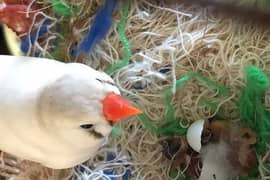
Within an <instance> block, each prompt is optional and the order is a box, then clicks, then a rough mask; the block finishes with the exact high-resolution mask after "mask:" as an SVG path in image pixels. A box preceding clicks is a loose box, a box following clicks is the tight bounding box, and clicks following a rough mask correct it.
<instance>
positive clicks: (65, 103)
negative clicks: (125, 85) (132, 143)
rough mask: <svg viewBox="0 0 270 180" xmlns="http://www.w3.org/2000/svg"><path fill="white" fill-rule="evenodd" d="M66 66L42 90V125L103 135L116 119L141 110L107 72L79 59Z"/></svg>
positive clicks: (108, 130)
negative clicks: (56, 77) (63, 70)
mask: <svg viewBox="0 0 270 180" xmlns="http://www.w3.org/2000/svg"><path fill="white" fill-rule="evenodd" d="M67 69H68V70H67V73H66V74H65V75H63V76H62V77H60V78H58V79H57V80H56V81H54V82H52V83H50V84H49V85H48V86H47V87H45V88H44V89H43V90H42V92H41V95H40V102H39V104H40V106H39V112H40V117H41V118H42V120H41V122H42V123H43V124H44V125H43V127H47V129H49V130H52V131H54V132H57V133H61V132H60V130H61V129H62V130H63V132H62V134H64V136H69V133H71V131H76V132H77V133H78V134H79V133H84V134H85V132H87V133H88V134H87V135H88V136H89V134H90V136H91V137H98V138H101V137H105V136H107V135H108V134H109V133H110V132H111V129H112V126H113V124H115V123H116V122H118V121H120V120H122V119H124V118H127V117H129V116H132V115H136V114H139V113H141V111H140V110H139V109H137V108H135V107H134V106H132V105H131V104H130V103H129V102H128V101H127V100H125V99H124V98H123V97H122V96H121V95H120V92H119V89H118V88H117V87H116V85H115V83H114V81H113V80H112V78H111V77H110V76H108V75H107V74H105V73H103V72H99V71H96V70H94V69H92V68H90V67H88V66H86V65H83V64H79V63H70V64H68V68H67ZM55 128H57V131H56V130H55ZM78 134H77V137H80V136H79V135H78Z"/></svg>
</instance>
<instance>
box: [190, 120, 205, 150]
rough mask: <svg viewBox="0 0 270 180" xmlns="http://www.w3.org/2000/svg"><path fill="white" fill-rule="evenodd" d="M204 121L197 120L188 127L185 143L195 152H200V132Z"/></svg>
mask: <svg viewBox="0 0 270 180" xmlns="http://www.w3.org/2000/svg"><path fill="white" fill-rule="evenodd" d="M204 122H205V121H204V120H198V121H195V122H194V123H192V124H191V125H190V127H189V128H188V130H187V142H188V144H189V145H190V147H191V148H192V149H193V150H194V151H196V152H200V151H201V147H202V143H201V139H202V132H203V128H204Z"/></svg>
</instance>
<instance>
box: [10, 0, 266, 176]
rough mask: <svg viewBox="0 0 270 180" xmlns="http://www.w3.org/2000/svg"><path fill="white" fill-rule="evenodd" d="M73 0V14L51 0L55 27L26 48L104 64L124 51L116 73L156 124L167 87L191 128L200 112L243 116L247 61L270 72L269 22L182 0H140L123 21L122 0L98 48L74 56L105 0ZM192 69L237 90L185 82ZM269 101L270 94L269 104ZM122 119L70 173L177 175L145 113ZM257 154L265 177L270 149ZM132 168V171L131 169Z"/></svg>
mask: <svg viewBox="0 0 270 180" xmlns="http://www.w3.org/2000/svg"><path fill="white" fill-rule="evenodd" d="M67 2H69V3H66V5H67V6H68V7H73V6H72V5H74V4H76V3H77V4H78V6H79V7H82V8H81V9H79V10H78V11H75V12H74V14H73V15H72V16H66V15H63V14H62V15H61V14H60V15H59V14H57V13H55V11H54V10H53V9H51V8H50V5H49V4H44V7H45V8H44V10H43V9H42V11H41V12H40V15H41V16H42V17H44V18H45V19H49V20H50V23H49V31H48V32H47V34H46V36H45V37H44V36H43V37H42V38H40V39H39V41H35V42H34V43H33V44H31V46H30V48H29V50H28V51H27V52H26V54H27V55H31V56H34V55H35V56H46V57H50V58H56V59H59V60H66V61H79V62H83V63H85V64H87V65H89V66H91V67H94V68H96V69H100V70H108V69H109V68H110V67H111V66H112V64H115V63H117V62H119V61H120V60H122V59H125V60H126V62H128V64H127V65H125V66H123V67H121V68H118V69H116V71H113V72H111V74H112V77H113V78H114V80H115V82H116V83H117V86H118V87H119V88H120V90H121V91H122V94H123V95H124V96H125V97H127V98H128V99H129V100H130V101H132V102H133V103H134V104H136V105H137V106H139V107H140V108H141V109H142V110H143V111H144V113H145V115H146V117H147V118H148V119H149V120H150V122H151V123H153V124H154V125H156V126H160V125H161V124H162V123H163V122H162V121H164V119H163V118H162V117H164V116H165V114H166V112H165V111H166V107H165V105H164V102H163V99H162V94H163V92H164V91H165V90H166V89H167V88H172V92H173V96H172V105H173V108H174V110H175V111H174V117H173V118H178V119H180V120H179V123H178V124H179V126H180V127H183V128H187V127H188V126H189V124H191V123H192V122H194V121H195V120H198V119H208V118H210V117H213V116H214V115H216V114H217V113H219V112H220V110H222V115H223V116H224V117H225V118H226V119H229V120H231V121H232V122H238V121H239V117H240V115H239V109H238V106H237V105H236V104H235V102H236V101H238V99H239V94H240V89H241V87H243V86H244V69H245V67H246V66H247V65H249V64H253V65H256V66H258V67H260V68H262V69H264V70H266V72H268V73H269V69H270V28H269V26H268V25H267V24H257V23H256V22H255V21H252V20H251V21H246V20H243V19H242V18H240V17H231V16H229V15H227V14H226V12H220V11H216V10H215V9H214V8H207V7H201V6H199V5H196V4H185V3H181V2H180V1H173V2H172V1H170V2H167V1H165V0H164V1H154V0H153V1H151V0H141V1H136V0H133V1H131V2H130V3H131V5H130V8H128V9H127V10H126V11H125V12H126V13H127V16H126V23H122V25H120V26H119V24H118V23H119V22H121V20H120V19H121V15H120V14H119V11H120V10H121V9H122V8H123V7H124V6H125V3H124V1H123V2H121V3H120V4H119V6H118V8H117V10H116V12H115V13H114V16H113V24H112V27H111V29H110V31H109V34H108V35H107V37H106V38H105V40H104V41H102V42H101V44H99V45H97V47H96V48H95V49H94V51H92V52H91V53H89V54H86V55H84V56H79V57H76V58H75V59H74V58H72V57H71V56H70V50H71V49H72V48H71V47H73V46H76V44H78V43H79V42H81V41H82V39H83V37H84V36H85V35H86V34H87V32H88V29H89V26H90V24H91V22H92V21H93V18H94V15H95V13H96V12H97V8H98V6H99V5H100V1H98V0H91V1H90V0H80V1H78V0H73V1H71V2H70V1H67ZM59 17H61V18H59ZM39 24H40V25H41V24H42V23H39ZM57 26H59V27H60V29H59V27H58V28H57ZM119 27H120V30H121V28H122V30H123V29H124V35H126V39H125V36H123V32H121V31H120V36H119ZM30 31H31V29H30ZM120 37H122V38H120ZM123 37H124V38H123ZM129 47H130V49H129ZM188 73H199V74H201V75H203V76H204V77H207V78H208V79H210V80H212V81H213V82H216V83H218V84H220V85H222V86H225V87H228V88H229V89H230V94H229V95H228V96H222V97H221V96H218V91H217V90H216V89H213V88H211V87H209V86H207V85H205V84H204V83H202V82H201V81H197V80H196V79H191V80H188V81H187V82H186V83H185V84H184V85H183V86H182V87H181V88H180V89H178V88H177V79H179V78H181V77H183V76H184V75H186V74H188ZM269 103H270V96H269V95H267V96H266V97H265V104H266V106H267V107H269ZM210 105H212V106H210ZM117 126H118V127H119V128H120V129H121V135H120V136H113V135H112V136H111V137H109V138H108V140H107V144H105V145H104V146H103V147H102V148H101V150H100V152H99V154H98V155H97V156H96V157H95V158H94V159H91V160H89V161H88V162H87V163H85V164H84V165H82V166H78V167H75V168H74V169H73V170H71V171H69V177H71V178H73V179H79V177H81V179H85V180H86V179H87V180H90V179H91V178H92V177H96V178H97V177H98V178H99V179H106V180H107V179H110V178H111V177H119V178H120V177H121V178H123V177H126V176H129V179H140V180H164V179H169V178H172V163H173V161H171V160H168V159H166V158H165V157H164V156H163V154H162V153H161V151H162V146H161V145H160V144H159V142H160V140H161V139H162V137H159V136H156V135H155V134H154V133H151V132H150V131H149V129H146V128H145V126H144V125H143V123H142V121H141V119H140V118H139V117H133V118H130V119H128V120H125V121H122V122H120V123H119V124H118V125H117ZM111 152H114V154H115V156H116V157H115V158H113V160H110V159H108V158H107V156H108V154H110V153H111ZM258 158H259V166H258V168H259V173H260V176H261V178H263V177H265V176H269V171H268V169H267V167H266V166H265V164H267V163H268V161H269V158H268V153H266V155H265V157H263V156H260V157H258ZM112 161H113V162H112ZM211 161H212V160H211ZM106 170H109V172H108V171H106ZM129 171H132V173H131V174H129V175H126V174H127V172H129ZM185 173H186V168H181V169H180V168H179V169H177V171H174V173H173V174H174V175H173V176H174V178H175V179H177V178H180V179H181V178H183V177H184V174H185ZM222 173H223V172H222ZM224 173H226V172H224ZM108 174H109V175H108ZM124 175H126V176H124ZM20 176H21V177H26V176H27V175H26V174H21V175H20ZM20 176H19V177H17V178H18V179H19V178H21V177H20ZM15 179H16V178H15ZM123 179H124V178H123Z"/></svg>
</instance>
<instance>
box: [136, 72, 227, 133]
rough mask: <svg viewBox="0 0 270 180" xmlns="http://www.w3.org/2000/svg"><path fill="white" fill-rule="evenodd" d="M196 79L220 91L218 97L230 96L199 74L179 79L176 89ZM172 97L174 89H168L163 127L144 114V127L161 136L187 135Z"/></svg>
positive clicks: (222, 88)
mask: <svg viewBox="0 0 270 180" xmlns="http://www.w3.org/2000/svg"><path fill="white" fill-rule="evenodd" d="M192 78H195V79H197V80H199V81H201V82H203V83H205V84H206V85H207V86H209V87H211V88H212V89H215V90H217V91H218V95H223V96H227V95H228V94H229V91H228V89H227V88H225V87H223V86H220V85H218V84H217V83H215V82H213V81H211V80H209V79H208V78H206V77H203V76H202V75H200V74H198V73H191V74H187V75H185V76H183V77H182V78H180V79H178V80H177V81H176V89H177V90H178V89H179V88H181V87H182V86H183V85H184V83H185V82H187V81H188V80H190V79H192ZM172 96H173V90H172V88H168V89H166V90H165V91H164V92H163V95H162V97H163V103H164V105H165V108H166V114H165V116H164V117H163V121H162V123H163V124H162V125H161V126H160V127H156V126H155V125H153V124H152V123H151V122H150V120H149V118H148V117H147V116H146V115H145V114H142V115H140V116H139V117H140V119H141V121H142V123H143V124H144V127H145V128H146V129H148V130H149V131H150V132H152V133H155V134H157V135H160V136H174V135H183V134H185V133H186V131H187V129H186V128H183V127H181V125H180V123H179V122H180V121H181V119H179V118H176V117H175V110H174V106H173V104H172V101H171V99H172Z"/></svg>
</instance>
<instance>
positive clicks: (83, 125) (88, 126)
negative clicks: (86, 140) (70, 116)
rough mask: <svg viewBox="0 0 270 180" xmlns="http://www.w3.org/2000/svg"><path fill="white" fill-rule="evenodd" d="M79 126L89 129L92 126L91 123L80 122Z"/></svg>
mask: <svg viewBox="0 0 270 180" xmlns="http://www.w3.org/2000/svg"><path fill="white" fill-rule="evenodd" d="M80 127H81V128H83V129H91V128H92V127H93V124H82V125H80Z"/></svg>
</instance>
